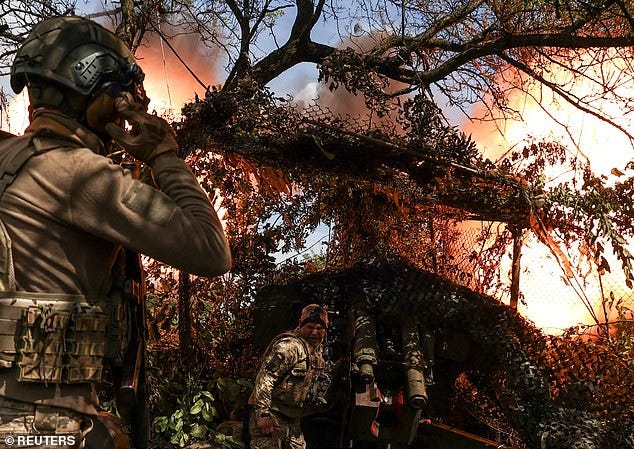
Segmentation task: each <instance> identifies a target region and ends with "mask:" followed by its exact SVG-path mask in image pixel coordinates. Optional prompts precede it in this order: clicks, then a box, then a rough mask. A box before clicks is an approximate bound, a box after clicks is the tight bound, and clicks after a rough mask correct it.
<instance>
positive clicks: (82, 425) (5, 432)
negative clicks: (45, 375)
mask: <svg viewBox="0 0 634 449" xmlns="http://www.w3.org/2000/svg"><path fill="white" fill-rule="evenodd" d="M92 426H93V423H92V419H91V418H89V417H88V416H85V415H81V414H79V413H74V412H72V411H70V410H65V409H61V408H56V407H46V406H40V405H35V404H29V403H26V402H19V401H14V400H12V399H8V398H5V397H0V448H14V447H37V448H40V449H89V448H87V447H86V446H85V436H86V434H87V433H88V432H90V431H91V430H92Z"/></svg>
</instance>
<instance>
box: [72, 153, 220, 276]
mask: <svg viewBox="0 0 634 449" xmlns="http://www.w3.org/2000/svg"><path fill="white" fill-rule="evenodd" d="M78 157H80V158H81V161H80V162H79V163H78V167H77V170H76V172H75V175H74V179H73V181H72V189H71V197H72V200H71V203H72V218H73V224H74V225H76V226H78V227H80V228H82V229H84V230H85V231H87V232H90V233H91V234H93V235H97V236H100V237H102V238H104V239H106V240H109V241H112V242H115V243H120V244H122V245H123V246H125V247H127V248H129V249H132V250H134V251H137V252H139V253H142V254H145V255H147V256H150V257H152V258H154V259H157V260H159V261H161V262H164V263H166V264H168V265H171V266H173V267H175V268H178V269H181V270H184V271H187V272H188V273H192V274H196V275H202V276H215V275H218V274H222V273H224V272H226V271H227V270H228V269H229V268H230V266H231V254H230V252H229V245H228V243H227V239H226V237H225V234H224V231H223V229H222V225H221V223H220V220H219V218H218V215H217V214H216V211H215V210H214V209H213V207H212V205H211V203H210V201H209V198H208V197H207V195H206V194H205V192H204V191H203V190H202V188H201V187H200V185H199V184H198V181H197V180H196V178H195V177H194V175H193V174H192V172H191V170H190V169H189V167H187V165H186V164H185V162H184V161H182V160H181V159H180V158H178V157H177V156H176V155H163V156H160V157H158V158H156V160H155V161H154V162H153V163H152V171H153V174H154V178H155V180H156V182H157V184H158V186H159V187H160V191H159V190H157V189H154V188H153V187H151V186H149V185H147V184H144V183H142V182H140V181H137V180H135V179H132V176H131V174H130V173H129V172H127V171H124V170H123V169H122V168H121V167H119V166H118V165H115V164H112V163H111V162H110V161H109V159H107V158H104V157H102V156H98V155H95V154H94V153H92V152H90V151H88V150H84V152H83V153H81V154H79V155H78Z"/></svg>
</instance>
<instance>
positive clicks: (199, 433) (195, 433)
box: [189, 424, 209, 439]
mask: <svg viewBox="0 0 634 449" xmlns="http://www.w3.org/2000/svg"><path fill="white" fill-rule="evenodd" d="M208 432H209V428H208V427H207V426H206V425H204V424H194V425H193V426H192V427H191V431H190V432H189V434H190V435H191V436H192V437H194V438H198V439H203V438H205V437H206V436H207V433H208Z"/></svg>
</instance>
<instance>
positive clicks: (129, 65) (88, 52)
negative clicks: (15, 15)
mask: <svg viewBox="0 0 634 449" xmlns="http://www.w3.org/2000/svg"><path fill="white" fill-rule="evenodd" d="M143 78H144V74H143V71H142V70H141V68H140V67H139V66H138V65H137V64H136V62H135V59H134V56H133V54H132V52H131V51H130V50H129V49H128V47H127V46H126V45H125V44H124V43H123V41H121V39H119V38H118V37H117V36H116V35H115V34H114V33H112V32H111V31H108V30H107V29H105V28H104V27H103V26H101V25H99V24H98V23H96V22H93V21H91V20H88V19H85V18H82V17H77V16H60V17H53V18H50V19H46V20H44V21H42V22H40V23H39V24H37V25H36V26H35V27H34V28H33V30H32V31H31V33H30V34H29V35H28V37H27V38H26V40H25V41H24V42H23V43H22V45H21V47H20V48H19V49H18V52H17V54H16V56H15V59H14V61H13V65H12V67H11V87H12V88H13V90H14V91H15V92H16V93H19V92H20V91H22V89H23V88H24V86H25V85H26V84H27V83H28V82H29V80H31V79H33V80H36V81H38V80H44V81H52V82H54V83H57V84H59V85H62V86H65V87H67V88H70V89H71V90H73V91H75V92H77V93H79V94H81V95H93V94H94V93H95V92H98V91H104V90H107V91H110V94H112V95H113V96H116V95H118V94H119V93H120V92H121V91H123V90H128V91H131V92H133V93H137V91H139V90H140V91H141V92H142V93H143V95H144V94H145V92H144V91H143V85H142V83H143ZM113 90H114V92H113Z"/></svg>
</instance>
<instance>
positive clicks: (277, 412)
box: [249, 329, 330, 449]
mask: <svg viewBox="0 0 634 449" xmlns="http://www.w3.org/2000/svg"><path fill="white" fill-rule="evenodd" d="M322 351H323V347H322V345H319V346H317V347H312V346H311V345H309V344H308V342H307V341H306V340H304V339H303V338H302V337H301V336H300V334H299V329H295V330H294V331H293V332H289V333H283V334H280V335H278V336H277V337H276V338H275V339H273V341H272V342H271V344H270V345H269V347H268V348H267V350H266V351H265V354H264V360H263V363H262V366H261V368H260V370H259V372H258V374H257V377H256V380H255V387H254V391H253V396H252V402H253V409H254V413H253V414H252V416H251V418H250V421H249V428H250V434H251V448H252V449H303V448H305V447H306V444H305V442H304V436H303V434H302V430H301V427H300V418H301V417H302V416H305V415H307V414H310V413H314V412H317V411H320V410H322V409H323V408H324V407H325V405H326V399H325V395H326V391H327V389H328V386H329V384H330V378H329V376H328V373H327V371H328V369H327V364H326V362H325V361H324V358H323V356H322ZM266 416H272V417H273V418H274V419H275V420H276V421H277V426H278V427H276V429H275V431H274V433H273V435H272V436H267V435H263V434H262V433H261V432H260V429H258V427H257V424H256V423H257V419H260V418H262V417H266Z"/></svg>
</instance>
